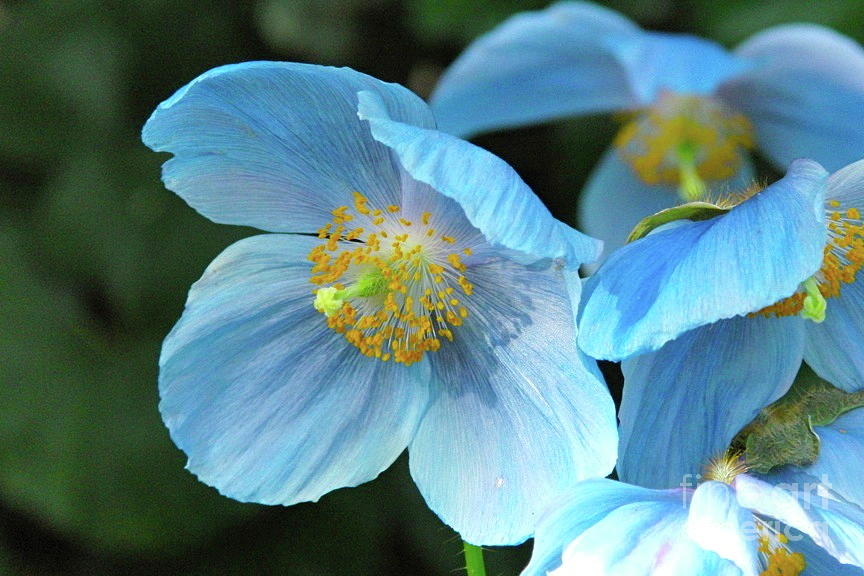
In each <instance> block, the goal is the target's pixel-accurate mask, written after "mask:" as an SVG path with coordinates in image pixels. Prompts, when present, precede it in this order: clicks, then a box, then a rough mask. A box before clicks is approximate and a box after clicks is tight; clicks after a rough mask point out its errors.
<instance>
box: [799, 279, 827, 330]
mask: <svg viewBox="0 0 864 576" xmlns="http://www.w3.org/2000/svg"><path fill="white" fill-rule="evenodd" d="M804 290H805V292H806V296H804V307H803V308H802V309H801V312H800V314H801V317H802V318H806V319H807V320H812V321H813V322H815V323H817V324H819V323H821V322H823V321H824V320H825V310H826V308H828V302H826V301H825V297H824V296H823V295H822V291H821V290H819V284H818V282H817V281H816V279H815V278H813V277H812V276H811V277H810V278H808V279H807V280H805V281H804Z"/></svg>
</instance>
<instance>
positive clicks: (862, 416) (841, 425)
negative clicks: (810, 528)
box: [805, 408, 864, 508]
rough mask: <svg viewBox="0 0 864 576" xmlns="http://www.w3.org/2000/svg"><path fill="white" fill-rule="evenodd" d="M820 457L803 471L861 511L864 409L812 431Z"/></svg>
mask: <svg viewBox="0 0 864 576" xmlns="http://www.w3.org/2000/svg"><path fill="white" fill-rule="evenodd" d="M815 432H816V434H817V435H818V436H819V458H818V459H817V460H816V462H814V463H813V464H812V465H810V466H808V467H807V468H805V470H806V472H807V473H808V474H810V475H812V476H815V477H816V478H819V479H820V481H821V482H822V483H823V484H826V485H828V486H829V487H830V488H831V489H832V490H834V491H835V492H837V493H838V494H839V495H840V496H842V497H843V498H845V499H846V500H849V501H850V502H852V503H854V504H857V505H858V506H860V507H862V508H864V484H862V482H861V469H862V466H864V408H858V409H856V410H852V411H851V412H847V413H846V414H843V415H842V416H840V417H839V418H838V419H837V420H835V421H834V422H833V423H832V424H829V425H828V426H818V427H816V428H815Z"/></svg>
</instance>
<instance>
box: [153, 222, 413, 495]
mask: <svg viewBox="0 0 864 576" xmlns="http://www.w3.org/2000/svg"><path fill="white" fill-rule="evenodd" d="M316 242H318V241H317V239H314V238H307V237H298V236H282V235H264V236H255V237H252V238H247V239H245V240H241V241H240V242H237V243H236V244H234V245H232V246H231V247H229V248H228V249H226V250H225V251H224V252H223V253H222V254H221V255H219V256H218V257H217V258H216V259H215V260H214V261H213V263H212V264H210V266H209V267H208V268H207V270H206V271H205V272H204V275H203V276H202V277H201V279H200V280H199V281H198V282H196V283H195V285H194V286H193V287H192V289H191V291H190V292H189V299H188V301H187V303H186V310H185V311H184V313H183V316H182V318H180V320H179V321H178V322H177V324H176V325H175V327H174V329H173V330H172V331H171V333H170V334H169V335H168V337H167V338H166V339H165V343H164V345H163V347H162V356H161V358H160V373H159V391H160V395H161V403H160V410H161V412H162V417H163V419H164V420H165V423H166V425H167V426H168V429H169V430H170V432H171V437H172V438H173V439H174V442H175V443H176V444H177V446H179V447H180V448H182V449H183V451H184V452H186V454H187V455H188V456H189V463H188V468H189V469H190V470H191V471H192V472H194V473H195V474H196V475H197V476H198V477H199V478H200V479H201V480H202V481H203V482H205V483H207V484H210V485H211V486H215V487H216V488H217V489H218V490H219V491H220V492H221V493H223V494H225V495H226V496H230V497H231V498H234V499H236V500H241V501H252V502H262V503H266V504H293V503H296V502H303V501H309V500H317V499H318V498H320V497H321V496H322V495H324V494H326V493H327V492H329V491H331V490H335V489H336V488H341V487H343V486H355V485H357V484H360V483H362V482H366V481H368V480H371V479H372V478H374V477H375V476H377V475H378V474H379V473H380V472H381V471H382V470H384V469H385V468H387V467H388V466H389V465H390V464H391V463H392V462H393V460H395V459H396V457H397V456H398V455H399V454H400V453H401V452H402V451H403V450H404V449H405V447H406V446H407V445H408V442H409V440H410V439H411V437H412V436H413V434H414V431H415V430H416V428H417V424H418V422H419V421H420V417H421V415H422V414H423V411H424V410H425V409H426V406H427V404H428V397H429V392H428V382H429V378H430V371H429V366H428V364H427V363H418V364H415V365H413V366H411V367H405V366H402V365H399V364H392V363H386V364H385V363H383V362H380V361H378V360H374V359H370V358H367V357H365V356H362V355H361V354H360V353H359V352H358V351H357V349H356V348H354V347H353V346H351V345H350V344H348V343H347V342H345V340H344V338H343V336H342V335H340V334H337V333H336V332H334V331H332V330H330V329H329V328H328V327H327V323H326V322H325V318H324V317H323V316H322V315H321V314H319V313H318V312H316V311H315V309H314V308H313V306H312V293H311V284H309V281H308V278H309V263H308V262H307V261H306V260H305V257H306V255H307V254H308V252H309V250H310V249H311V248H312V246H313V245H314V244H315V243H316Z"/></svg>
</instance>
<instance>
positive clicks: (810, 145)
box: [720, 24, 864, 170]
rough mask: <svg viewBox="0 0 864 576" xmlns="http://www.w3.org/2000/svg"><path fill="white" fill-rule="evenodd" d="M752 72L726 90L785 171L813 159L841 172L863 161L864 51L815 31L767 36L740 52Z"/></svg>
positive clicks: (802, 27) (781, 30)
mask: <svg viewBox="0 0 864 576" xmlns="http://www.w3.org/2000/svg"><path fill="white" fill-rule="evenodd" d="M736 54H737V55H739V56H741V57H743V58H747V59H749V60H752V61H753V62H754V64H755V65H754V67H753V68H752V70H751V71H749V72H748V73H745V74H743V75H742V76H740V77H739V78H735V79H733V80H732V81H730V82H729V83H728V84H727V85H725V86H723V87H722V88H721V89H720V94H721V96H722V97H723V99H725V100H726V101H728V102H729V103H730V104H731V105H732V106H733V107H735V108H737V109H738V110H740V111H741V112H743V113H744V114H745V115H746V116H747V117H748V118H749V119H750V121H751V122H752V123H753V125H754V127H755V129H756V138H757V142H758V144H759V147H760V148H762V150H764V151H765V153H766V154H767V155H768V157H769V158H770V159H771V160H773V161H774V163H775V164H776V165H777V166H778V167H779V168H781V169H782V168H785V167H786V166H787V165H788V164H789V162H791V161H792V160H794V159H795V158H800V157H807V158H814V159H816V160H818V161H819V162H820V163H822V164H823V165H824V166H825V167H826V168H827V169H828V170H837V169H838V168H840V167H841V166H844V165H846V164H848V163H850V162H854V161H855V160H858V159H860V158H861V157H862V156H864V50H862V49H861V46H859V45H858V44H857V43H856V42H854V41H853V40H852V39H850V38H847V37H846V36H843V35H841V34H838V33H837V32H835V31H833V30H830V29H828V28H823V27H821V26H816V25H813V24H791V25H784V26H777V27H775V28H771V29H768V30H766V31H764V32H762V33H760V34H757V35H756V36H754V37H753V38H751V39H749V40H748V41H746V42H745V43H744V44H742V45H741V46H739V47H738V49H737V50H736Z"/></svg>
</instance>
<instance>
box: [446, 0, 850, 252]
mask: <svg viewBox="0 0 864 576" xmlns="http://www.w3.org/2000/svg"><path fill="white" fill-rule="evenodd" d="M431 105H432V108H433V110H434V111H435V114H436V117H437V118H438V122H439V126H440V128H441V129H442V130H445V131H449V132H452V133H454V134H458V135H461V136H468V135H471V134H476V133H478V132H484V131H488V130H492V129H496V128H503V127H513V126H521V125H526V124H532V123H537V122H543V121H549V120H552V119H555V118H561V117H566V116H574V115H580V114H596V113H602V112H618V113H622V112H623V113H625V114H627V115H628V117H629V120H628V121H627V123H626V124H625V125H624V126H623V128H622V129H621V131H620V132H619V134H618V136H617V138H616V139H615V142H614V145H613V147H612V149H610V150H609V151H608V152H607V153H606V154H605V156H604V157H603V159H602V160H601V162H600V164H599V166H598V167H597V168H596V169H595V171H594V173H593V175H592V176H591V177H590V179H589V180H588V182H587V185H586V188H585V190H584V191H583V194H582V197H581V199H580V210H579V216H580V220H581V223H582V226H583V227H584V229H585V230H586V231H587V232H588V233H589V234H591V235H593V236H596V237H598V238H601V239H603V240H604V241H605V242H606V252H607V254H608V253H609V252H611V250H612V249H614V248H617V247H618V246H621V245H623V244H624V242H625V240H626V238H627V235H628V233H629V232H630V230H631V229H632V227H633V226H634V225H635V224H636V223H637V222H638V221H639V220H640V219H642V218H643V217H645V216H647V215H649V214H653V213H655V212H657V211H659V210H662V209H664V208H668V207H670V206H672V205H674V204H676V203H678V202H679V201H680V198H679V194H680V195H683V196H685V197H686V198H687V199H688V200H692V199H694V197H698V196H702V195H704V193H705V190H706V186H705V183H707V184H708V186H707V188H708V189H709V190H710V193H711V194H712V195H714V196H717V195H718V194H721V193H725V192H726V191H727V190H729V189H731V190H736V189H738V188H740V187H742V184H743V185H745V186H746V184H747V183H749V182H750V180H751V179H752V167H751V164H750V160H749V154H748V150H750V149H753V148H754V147H758V148H759V150H760V152H761V153H762V154H764V155H765V156H766V157H767V158H768V159H769V160H770V161H771V162H773V164H774V165H775V166H776V167H777V168H778V169H780V170H785V169H786V168H787V167H788V164H789V163H790V162H791V161H792V160H794V159H795V158H799V157H807V158H814V159H816V160H817V161H819V162H820V163H822V164H823V165H824V166H825V167H826V168H828V169H829V170H837V169H839V168H840V167H841V166H844V165H846V164H848V163H850V162H853V161H855V160H857V159H859V158H861V157H864V50H862V49H861V47H860V46H859V45H858V44H856V43H855V42H854V41H852V40H851V39H849V38H847V37H845V36H842V35H840V34H838V33H836V32H834V31H832V30H829V29H826V28H822V27H819V26H816V25H806V24H796V25H784V26H778V27H775V28H770V29H768V30H766V31H764V32H761V33H759V34H757V35H756V36H754V37H752V38H750V39H749V40H747V41H745V42H744V43H743V44H742V45H741V46H739V47H738V48H737V49H736V50H735V51H734V52H732V53H730V52H727V51H726V50H725V49H724V48H723V47H721V46H720V45H718V44H716V43H714V42H712V41H709V40H705V39H702V38H697V37H694V36H690V35H685V34H669V33H659V32H649V31H645V30H642V29H640V28H639V27H638V26H637V25H636V24H634V23H633V22H631V21H630V20H628V19H627V18H625V17H623V16H622V15H620V14H618V13H616V12H614V11H612V10H609V9H607V8H603V7H600V6H597V5H594V4H591V3H587V2H561V3H558V4H555V5H553V6H551V7H550V8H547V9H546V10H542V11H538V12H524V13H521V14H518V15H516V16H514V17H512V18H511V19H510V20H508V21H506V22H505V23H504V24H502V25H501V26H499V27H498V28H496V29H495V30H493V31H492V32H489V33H488V34H486V35H485V36H483V37H481V38H479V39H477V40H476V41H475V42H474V43H473V44H471V45H470V46H469V47H468V48H467V49H466V50H465V52H464V53H463V54H462V55H461V56H460V57H459V58H458V59H457V60H456V61H455V62H454V63H453V64H452V65H451V66H450V68H449V69H448V70H447V71H446V72H445V73H444V75H443V76H442V78H441V80H440V82H439V85H438V87H437V89H436V91H435V93H434V94H433V96H432V99H431ZM610 208H611V209H610Z"/></svg>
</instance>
